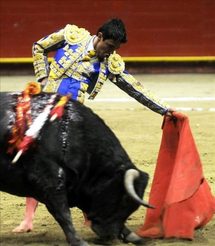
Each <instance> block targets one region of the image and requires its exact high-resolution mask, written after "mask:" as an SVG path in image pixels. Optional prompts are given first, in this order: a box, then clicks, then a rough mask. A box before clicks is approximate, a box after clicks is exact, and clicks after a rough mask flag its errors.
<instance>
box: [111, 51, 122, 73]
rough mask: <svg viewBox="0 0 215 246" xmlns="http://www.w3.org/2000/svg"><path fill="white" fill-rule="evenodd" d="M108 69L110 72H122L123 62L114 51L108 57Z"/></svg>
mask: <svg viewBox="0 0 215 246" xmlns="http://www.w3.org/2000/svg"><path fill="white" fill-rule="evenodd" d="M108 70H109V71H110V72H111V73H112V74H115V75H116V74H122V73H123V71H124V70H125V63H124V61H123V59H122V57H121V56H120V55H118V54H116V53H115V52H114V53H113V54H112V55H110V56H109V58H108Z"/></svg>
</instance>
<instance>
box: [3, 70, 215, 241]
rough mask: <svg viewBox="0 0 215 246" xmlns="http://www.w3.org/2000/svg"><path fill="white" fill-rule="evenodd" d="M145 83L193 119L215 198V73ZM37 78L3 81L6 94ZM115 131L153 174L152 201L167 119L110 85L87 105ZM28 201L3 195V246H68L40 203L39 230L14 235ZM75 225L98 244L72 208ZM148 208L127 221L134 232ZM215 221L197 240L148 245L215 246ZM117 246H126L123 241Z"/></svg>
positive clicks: (148, 78)
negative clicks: (158, 158) (162, 128)
mask: <svg viewBox="0 0 215 246" xmlns="http://www.w3.org/2000/svg"><path fill="white" fill-rule="evenodd" d="M136 77H137V78H138V80H139V81H141V82H143V84H144V86H146V87H147V88H149V89H150V90H151V91H152V92H154V93H155V94H156V95H157V96H159V97H161V98H164V100H165V101H166V102H167V103H168V104H170V105H171V106H172V107H176V108H178V110H180V111H182V112H184V113H185V114H187V115H188V116H189V119H190V125H191V128H192V132H193V135H194V138H195V140H196V144H197V147H198V150H199V153H200V157H201V160H202V165H203V170H204V175H205V177H206V179H207V181H208V183H209V185H210V187H211V189H212V192H213V194H215V148H214V147H215V111H214V108H215V76H214V74H204V75H198V74H171V75H165V74H162V75H137V76H136ZM28 81H34V77H31V76H16V77H13V76H11V77H6V76H2V77H1V81H0V90H1V91H17V90H22V89H23V88H24V85H25V83H26V82H28ZM86 105H87V106H89V107H91V108H92V109H93V110H94V111H95V112H96V113H97V114H98V115H100V116H101V117H102V118H103V119H104V120H105V122H106V123H107V124H108V125H109V126H110V127H111V129H112V130H113V131H114V132H115V134H116V135H117V137H118V138H119V139H120V141H121V143H122V145H123V146H124V148H125V149H126V151H127V152H128V154H129V156H130V157H131V159H132V160H133V161H134V163H135V164H136V165H137V166H138V167H139V168H140V169H142V170H145V171H146V172H148V173H149V174H150V177H151V178H150V183H149V186H148V188H147V191H146V195H145V196H146V199H147V198H148V195H149V191H150V185H151V182H152V178H153V173H154V169H155V164H156V158H157V154H158V149H159V145H160V140H161V134H162V131H161V128H160V127H161V123H162V117H161V116H160V115H157V114H156V113H153V112H152V111H149V110H146V109H145V108H144V107H143V106H142V105H140V104H139V103H137V102H135V101H133V100H130V99H129V97H128V96H127V95H126V94H125V93H123V92H121V91H120V90H119V89H118V88H117V87H115V86H114V85H112V84H110V83H106V85H105V86H104V88H103V90H102V92H101V93H100V94H99V95H98V98H97V100H95V101H94V102H90V101H86ZM24 209H25V199H24V198H20V197H15V196H12V195H9V194H6V193H3V192H1V193H0V245H2V246H9V245H17V246H22V245H29V246H33V245H34V246H46V245H55V246H57V245H59V246H61V245H67V244H66V243H65V237H64V234H63V233H62V231H61V229H60V227H59V226H58V224H57V223H56V222H55V220H54V219H53V218H52V217H51V215H50V214H49V213H48V212H47V210H46V208H45V206H44V205H43V204H39V207H38V209H37V212H36V216H35V219H34V231H33V232H31V233H25V234H14V233H11V230H12V229H13V228H14V227H15V226H17V225H18V224H19V222H20V221H21V220H22V218H23V214H24ZM71 212H72V217H73V221H74V225H75V227H76V229H77V231H78V233H79V234H80V235H81V236H82V237H83V238H84V239H85V240H86V241H88V242H89V244H90V245H95V243H94V240H95V238H96V236H95V234H94V233H93V232H92V231H91V230H90V229H89V228H88V227H86V226H84V225H83V217H82V213H81V212H80V211H79V210H78V209H76V208H74V209H71ZM144 216H145V209H144V208H140V209H138V211H136V212H135V213H134V214H133V215H132V216H131V217H130V218H129V219H128V221H127V225H128V227H130V228H131V229H133V230H135V229H136V228H138V227H139V226H140V225H141V224H142V223H143V221H144ZM214 232H215V217H213V219H212V220H211V221H210V223H208V224H207V225H206V226H205V227H204V228H202V229H199V230H197V231H196V232H195V239H194V240H193V241H186V240H179V239H169V240H151V241H149V242H148V243H147V244H146V245H163V246H167V245H176V246H187V245H195V246H197V245H199V246H203V245H204V246H205V245H211V246H212V245H215V233H214ZM114 245H115V246H122V245H124V244H122V243H121V242H119V241H116V242H114Z"/></svg>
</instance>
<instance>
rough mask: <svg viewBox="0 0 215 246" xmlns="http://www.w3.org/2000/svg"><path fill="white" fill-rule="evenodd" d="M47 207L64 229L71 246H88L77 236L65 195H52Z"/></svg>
mask: <svg viewBox="0 0 215 246" xmlns="http://www.w3.org/2000/svg"><path fill="white" fill-rule="evenodd" d="M46 207H47V209H48V211H49V212H50V213H51V214H52V215H53V217H54V218H55V219H56V221H57V222H58V223H59V225H60V226H61V228H62V229H63V231H64V233H65V235H66V239H67V241H68V243H69V244H70V245H71V246H88V244H87V243H86V242H85V241H83V240H82V239H80V238H79V237H78V236H77V234H76V231H75V229H74V227H73V224H72V220H71V214H70V209H69V206H68V201H67V197H66V195H65V193H61V194H55V195H54V194H53V193H52V194H51V199H50V200H49V201H48V202H47V203H46Z"/></svg>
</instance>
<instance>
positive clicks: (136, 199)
mask: <svg viewBox="0 0 215 246" xmlns="http://www.w3.org/2000/svg"><path fill="white" fill-rule="evenodd" d="M116 175H117V177H116V176H115V177H114V178H112V179H111V180H109V181H107V182H106V183H105V184H102V185H101V186H102V187H101V186H100V188H98V189H97V191H96V194H95V197H96V199H95V200H94V199H93V200H92V207H91V211H89V213H88V214H87V215H88V218H89V220H91V222H92V230H93V231H94V232H95V233H96V234H97V235H98V236H99V237H100V238H101V239H103V240H104V241H106V242H107V241H108V240H112V239H114V238H117V237H119V235H120V234H121V233H122V231H123V230H124V229H125V226H124V224H125V222H126V220H127V218H128V217H129V216H130V215H131V214H132V213H133V212H134V211H135V210H137V208H138V207H139V206H140V205H143V206H145V207H149V208H150V207H152V206H151V205H149V204H148V203H147V202H145V201H144V200H142V199H141V198H142V196H143V194H144V191H145V188H146V186H147V183H148V174H146V173H144V172H141V171H137V170H136V169H128V170H127V171H124V172H123V173H120V174H119V173H118V174H116ZM95 197H94V198H95Z"/></svg>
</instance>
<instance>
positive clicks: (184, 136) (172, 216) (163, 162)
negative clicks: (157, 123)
mask: <svg viewBox="0 0 215 246" xmlns="http://www.w3.org/2000/svg"><path fill="white" fill-rule="evenodd" d="M174 116H175V119H174V120H173V119H171V118H170V117H165V118H164V122H163V136H162V141H161V146H160V150H159V155H158V160H157V165H156V169H155V174H154V179H153V183H152V188H151V192H150V198H149V203H150V204H152V205H154V206H155V209H147V212H146V218H145V222H144V224H143V225H142V226H140V228H139V229H138V230H137V234H138V235H139V236H141V237H150V238H162V237H164V238H170V237H177V238H187V239H193V236H194V230H195V229H196V228H198V227H202V226H204V225H205V224H206V223H207V222H208V221H210V220H211V218H212V216H213V214H214V213H215V198H214V197H213V196H212V194H211V191H210V187H209V186H208V184H207V181H206V180H205V179H204V176H203V171H202V164H201V160H200V157H199V153H198V150H197V148H196V145H195V141H194V139H193V136H192V133H191V129H190V126H189V120H188V117H187V116H185V115H183V114H181V113H174Z"/></svg>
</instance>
